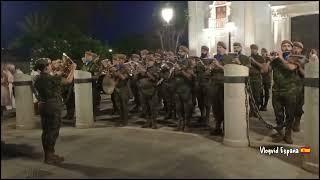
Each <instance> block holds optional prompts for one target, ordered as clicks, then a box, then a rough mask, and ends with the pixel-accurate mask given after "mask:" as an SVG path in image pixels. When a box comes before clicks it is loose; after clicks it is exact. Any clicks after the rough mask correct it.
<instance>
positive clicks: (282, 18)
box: [272, 7, 291, 50]
mask: <svg viewBox="0 0 320 180" xmlns="http://www.w3.org/2000/svg"><path fill="white" fill-rule="evenodd" d="M272 20H273V28H274V29H273V33H274V38H273V39H274V49H275V50H280V49H281V42H282V41H283V40H291V19H290V17H289V16H288V15H287V13H286V9H285V8H282V9H277V7H274V9H272Z"/></svg>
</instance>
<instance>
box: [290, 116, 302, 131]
mask: <svg viewBox="0 0 320 180" xmlns="http://www.w3.org/2000/svg"><path fill="white" fill-rule="evenodd" d="M300 120H301V117H296V118H295V120H294V123H293V126H292V130H293V132H299V131H300Z"/></svg>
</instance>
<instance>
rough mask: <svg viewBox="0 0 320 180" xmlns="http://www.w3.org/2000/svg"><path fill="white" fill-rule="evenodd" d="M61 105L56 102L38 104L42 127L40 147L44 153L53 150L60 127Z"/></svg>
mask: <svg viewBox="0 0 320 180" xmlns="http://www.w3.org/2000/svg"><path fill="white" fill-rule="evenodd" d="M61 110H62V103H61V102H59V101H57V100H55V99H54V100H49V101H47V102H39V112H40V117H41V126H42V136H41V139H42V146H43V149H44V151H46V150H48V149H51V150H54V149H53V148H54V146H55V144H56V140H57V138H58V136H59V131H60V126H61Z"/></svg>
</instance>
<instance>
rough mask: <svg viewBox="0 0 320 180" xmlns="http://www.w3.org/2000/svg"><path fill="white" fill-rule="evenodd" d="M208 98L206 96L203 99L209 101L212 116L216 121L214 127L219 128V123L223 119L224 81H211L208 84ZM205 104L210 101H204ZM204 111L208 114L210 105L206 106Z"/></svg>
mask: <svg viewBox="0 0 320 180" xmlns="http://www.w3.org/2000/svg"><path fill="white" fill-rule="evenodd" d="M210 86H211V87H210V89H209V90H210V91H211V92H210V93H208V92H207V94H209V98H206V100H205V101H211V104H212V112H213V117H214V119H215V121H216V128H218V129H219V128H221V124H222V123H223V121H224V83H221V82H213V83H211V85H210ZM205 104H210V102H205ZM206 111H209V113H208V112H206V113H207V115H208V114H210V106H209V107H208V106H207V110H206Z"/></svg>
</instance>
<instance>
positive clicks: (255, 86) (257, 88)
mask: <svg viewBox="0 0 320 180" xmlns="http://www.w3.org/2000/svg"><path fill="white" fill-rule="evenodd" d="M250 87H251V91H252V95H253V98H254V101H255V103H256V105H257V107H258V108H259V107H260V106H261V91H262V80H261V78H256V77H254V78H252V77H250ZM250 109H253V107H250Z"/></svg>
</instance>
